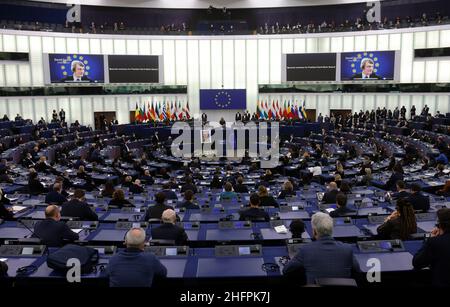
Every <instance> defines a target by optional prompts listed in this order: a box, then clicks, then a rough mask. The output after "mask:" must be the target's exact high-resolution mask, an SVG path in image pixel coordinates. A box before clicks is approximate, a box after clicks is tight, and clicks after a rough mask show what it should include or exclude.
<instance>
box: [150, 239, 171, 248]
mask: <svg viewBox="0 0 450 307" xmlns="http://www.w3.org/2000/svg"><path fill="white" fill-rule="evenodd" d="M149 244H150V246H152V245H153V246H175V240H162V239H155V240H150V241H149Z"/></svg>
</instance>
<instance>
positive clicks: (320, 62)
mask: <svg viewBox="0 0 450 307" xmlns="http://www.w3.org/2000/svg"><path fill="white" fill-rule="evenodd" d="M285 61H286V81H336V53H305V54H286V59H285Z"/></svg>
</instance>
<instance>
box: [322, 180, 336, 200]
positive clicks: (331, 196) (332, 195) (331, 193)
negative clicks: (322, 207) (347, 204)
mask: <svg viewBox="0 0 450 307" xmlns="http://www.w3.org/2000/svg"><path fill="white" fill-rule="evenodd" d="M338 193H339V191H338V187H337V184H336V182H334V181H332V182H330V183H329V184H328V186H327V191H326V192H325V194H324V195H323V198H322V202H323V203H325V204H335V203H336V196H337V194H338Z"/></svg>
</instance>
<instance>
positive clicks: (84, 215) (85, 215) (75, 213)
mask: <svg viewBox="0 0 450 307" xmlns="http://www.w3.org/2000/svg"><path fill="white" fill-rule="evenodd" d="M61 215H62V216H70V217H78V218H79V219H80V221H97V220H98V216H97V214H96V213H95V212H94V211H92V209H91V208H90V207H89V205H88V204H86V203H84V202H81V201H79V200H77V199H72V200H71V201H68V202H65V203H64V204H62V206H61Z"/></svg>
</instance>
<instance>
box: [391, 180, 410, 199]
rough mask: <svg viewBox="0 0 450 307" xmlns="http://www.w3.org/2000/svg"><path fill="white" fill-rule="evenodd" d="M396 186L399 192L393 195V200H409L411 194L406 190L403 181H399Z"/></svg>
mask: <svg viewBox="0 0 450 307" xmlns="http://www.w3.org/2000/svg"><path fill="white" fill-rule="evenodd" d="M395 186H396V188H397V192H396V193H394V194H392V198H394V199H399V198H408V197H409V196H410V195H411V194H410V193H409V192H408V190H406V184H405V182H404V181H403V180H398V181H397V182H396V183H395Z"/></svg>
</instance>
